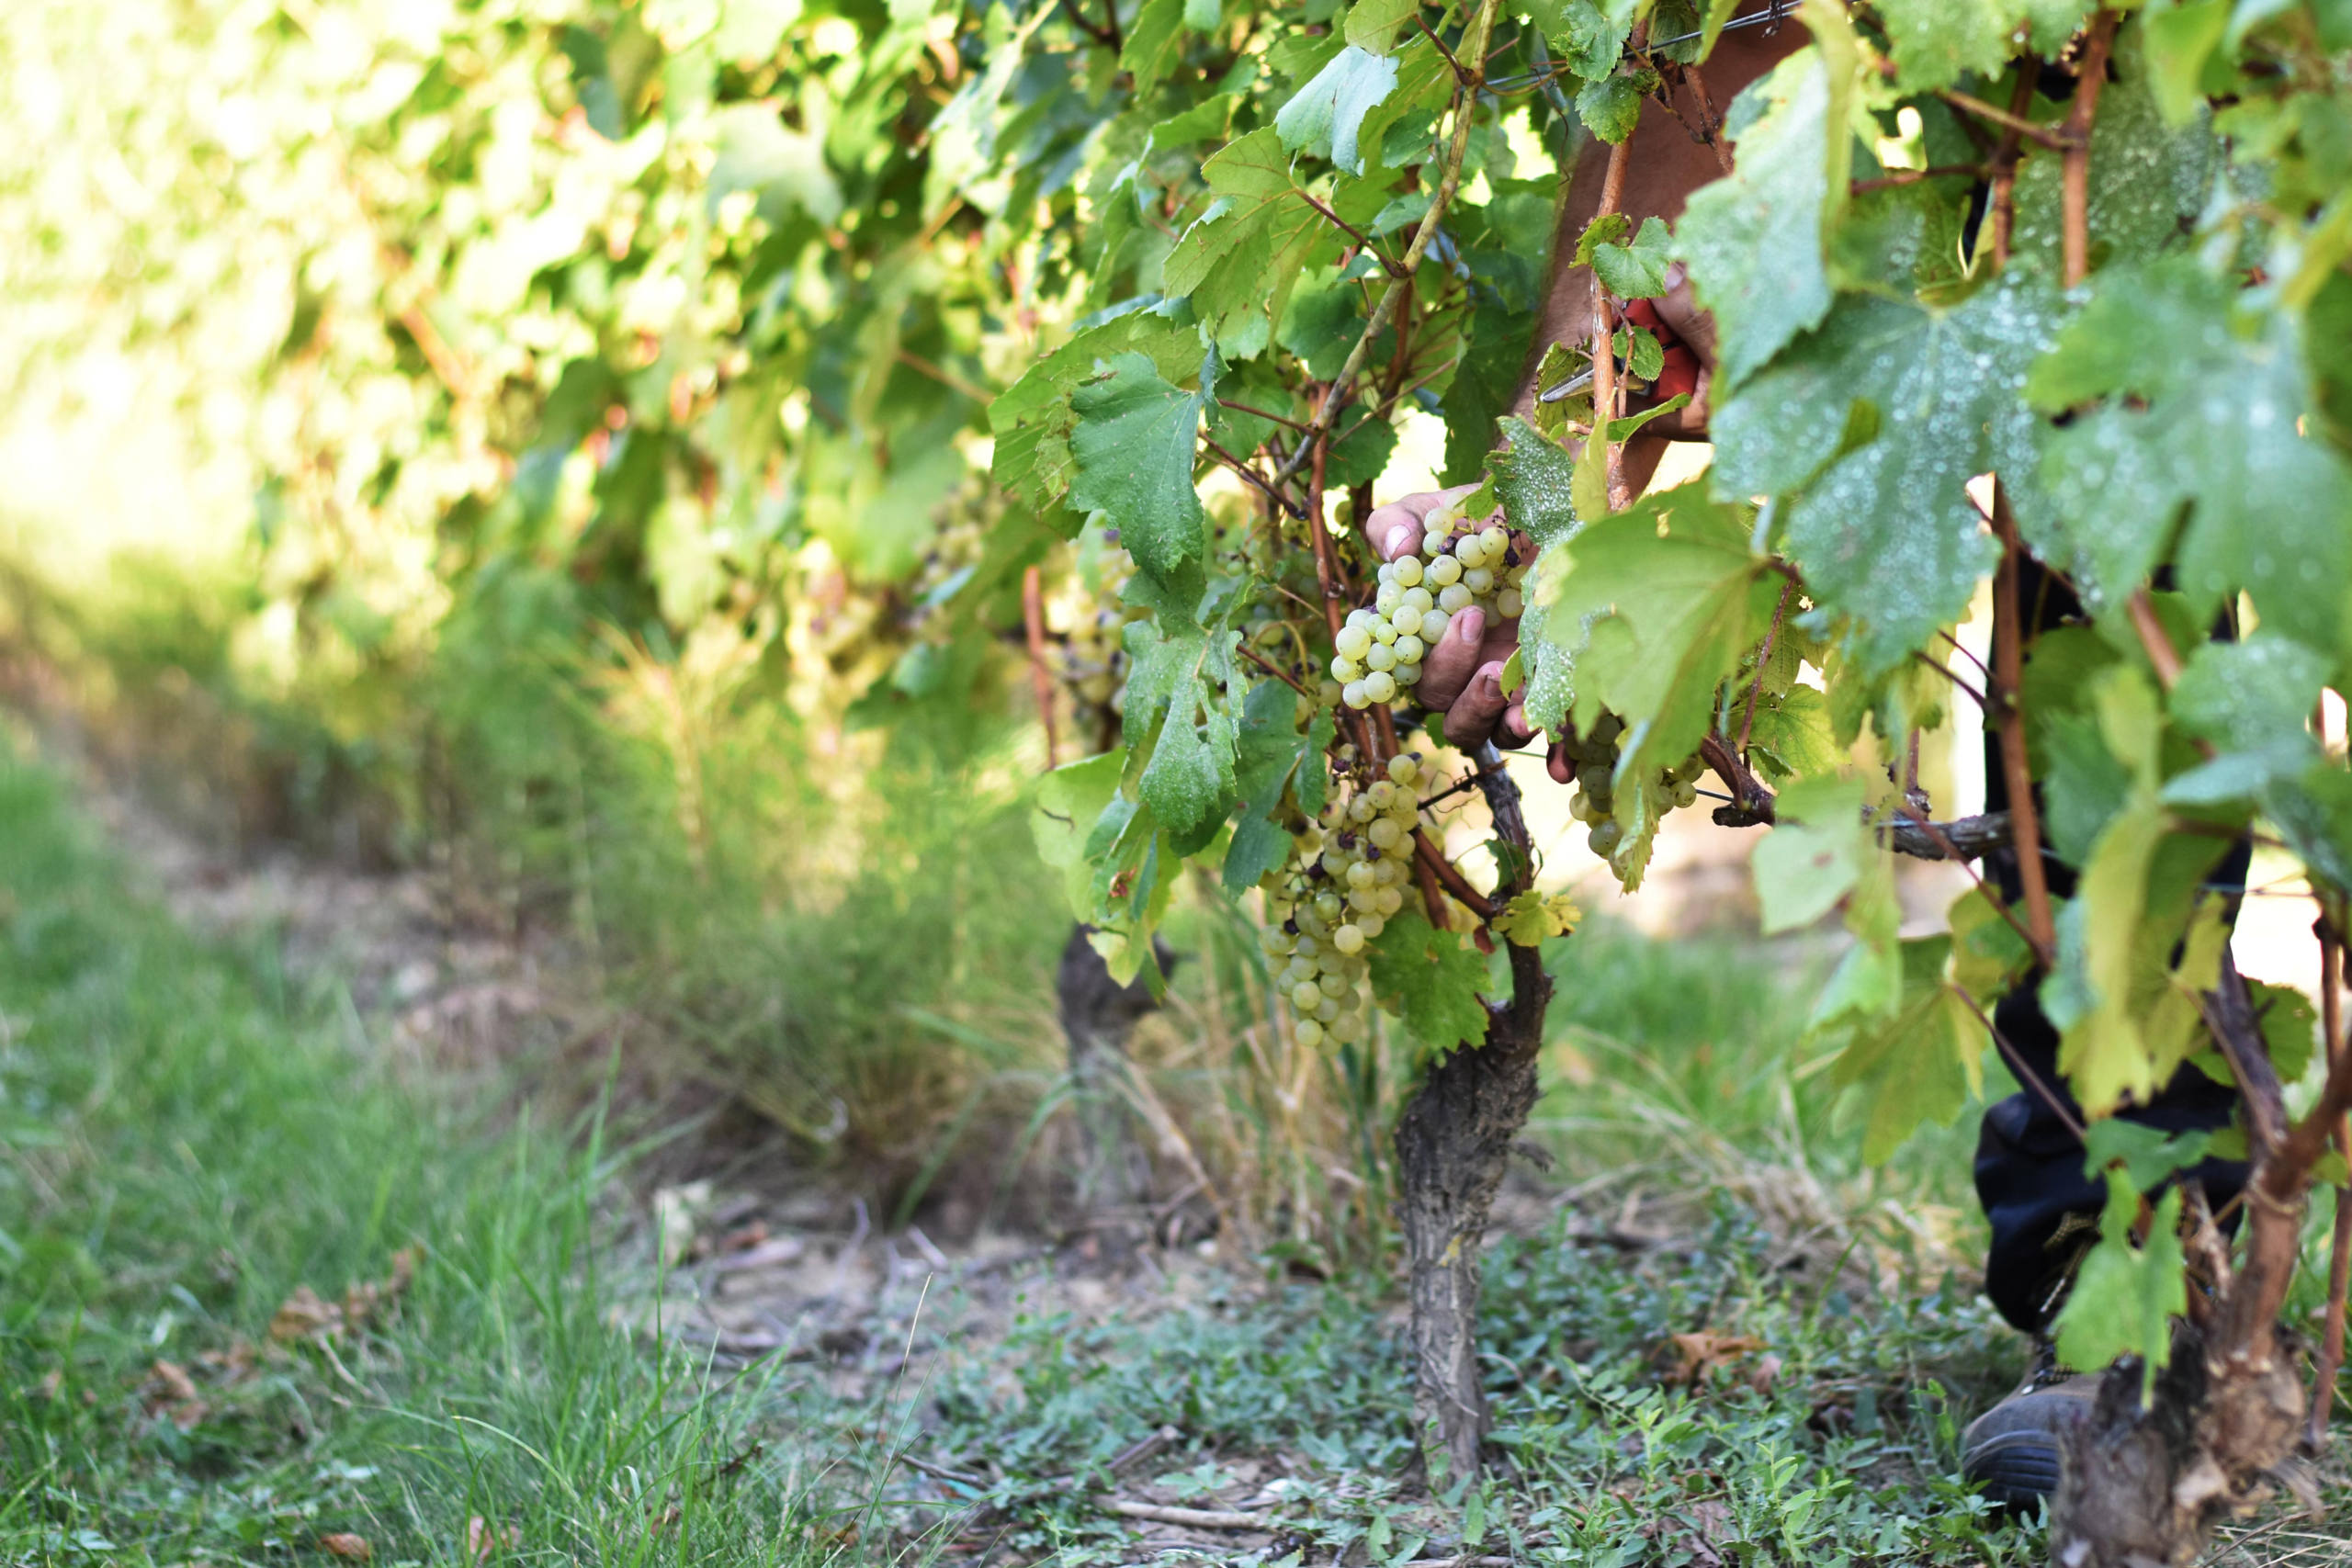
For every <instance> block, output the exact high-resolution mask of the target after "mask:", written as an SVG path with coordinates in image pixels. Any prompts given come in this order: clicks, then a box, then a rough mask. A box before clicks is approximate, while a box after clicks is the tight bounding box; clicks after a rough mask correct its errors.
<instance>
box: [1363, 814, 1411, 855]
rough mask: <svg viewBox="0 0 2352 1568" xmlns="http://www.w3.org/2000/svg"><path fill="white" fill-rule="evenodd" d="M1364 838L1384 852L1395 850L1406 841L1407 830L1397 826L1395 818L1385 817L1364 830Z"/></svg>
mask: <svg viewBox="0 0 2352 1568" xmlns="http://www.w3.org/2000/svg"><path fill="white" fill-rule="evenodd" d="M1364 836H1365V837H1366V838H1369V839H1370V840H1372V841H1373V844H1374V846H1375V847H1376V848H1379V849H1382V850H1393V849H1395V848H1396V847H1397V845H1398V844H1401V843H1403V842H1404V841H1405V829H1402V828H1399V827H1398V826H1397V819H1396V818H1393V817H1384V818H1381V819H1380V820H1379V821H1377V822H1374V824H1373V825H1372V826H1371V827H1370V828H1368V829H1365V830H1364Z"/></svg>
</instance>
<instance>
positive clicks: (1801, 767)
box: [1733, 628, 1846, 782]
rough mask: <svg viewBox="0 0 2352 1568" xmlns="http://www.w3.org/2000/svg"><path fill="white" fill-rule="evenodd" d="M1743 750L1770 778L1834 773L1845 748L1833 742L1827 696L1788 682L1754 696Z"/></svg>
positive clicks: (1836, 740)
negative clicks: (1777, 690) (1782, 687)
mask: <svg viewBox="0 0 2352 1568" xmlns="http://www.w3.org/2000/svg"><path fill="white" fill-rule="evenodd" d="M1783 635H1784V636H1785V628H1783ZM1742 711H1743V709H1741V708H1735V709H1734V710H1733V712H1734V713H1735V714H1737V713H1741V712H1742ZM1747 756H1748V761H1750V762H1751V763H1753V764H1754V765H1755V766H1756V767H1757V769H1758V770H1759V771H1760V772H1761V773H1764V774H1765V775H1766V776H1767V777H1768V778H1770V779H1771V780H1773V781H1775V782H1778V781H1781V780H1786V779H1796V778H1810V777H1812V776H1814V775H1815V774H1817V773H1835V772H1836V771H1837V770H1838V765H1839V764H1840V763H1842V762H1844V761H1845V760H1846V750H1845V748H1844V747H1842V746H1840V745H1838V736H1837V732H1836V731H1835V730H1834V729H1833V728H1832V727H1831V725H1830V723H1829V701H1828V699H1827V698H1826V697H1825V696H1823V695H1822V694H1821V690H1820V688H1818V687H1816V686H1792V687H1791V688H1790V689H1789V690H1787V691H1785V692H1783V693H1781V694H1780V695H1778V696H1774V695H1772V694H1770V692H1767V693H1765V694H1762V695H1761V696H1759V697H1758V699H1757V704H1756V717H1755V721H1754V722H1753V723H1752V724H1750V725H1749V727H1748V737H1747Z"/></svg>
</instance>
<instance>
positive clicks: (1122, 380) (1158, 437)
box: [1069, 353, 1207, 577]
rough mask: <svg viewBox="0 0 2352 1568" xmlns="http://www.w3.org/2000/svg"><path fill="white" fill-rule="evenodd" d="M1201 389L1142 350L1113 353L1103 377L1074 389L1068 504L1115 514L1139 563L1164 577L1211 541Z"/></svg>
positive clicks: (1121, 534) (1114, 520)
mask: <svg viewBox="0 0 2352 1568" xmlns="http://www.w3.org/2000/svg"><path fill="white" fill-rule="evenodd" d="M1069 401H1070V408H1071V410H1072V412H1075V413H1076V414H1077V416H1078V423H1077V424H1076V426H1075V427H1074V428H1073V429H1072V430H1071V431H1070V435H1069V449H1070V457H1071V461H1072V464H1073V466H1074V467H1075V468H1076V470H1077V473H1076V477H1075V478H1074V479H1072V481H1071V483H1070V491H1069V501H1070V504H1071V505H1072V506H1074V507H1078V508H1080V509H1081V510H1084V511H1095V510H1100V511H1102V512H1104V513H1108V514H1109V515H1110V519H1111V524H1112V525H1113V526H1114V527H1115V528H1117V529H1118V530H1119V542H1120V543H1121V544H1122V545H1124V546H1125V547H1126V549H1127V553H1128V554H1130V555H1132V556H1134V557H1135V558H1136V565H1137V566H1139V567H1141V568H1143V570H1146V571H1148V572H1150V573H1153V574H1154V575H1156V576H1161V577H1165V576H1166V575H1168V574H1169V573H1170V572H1172V571H1174V570H1176V569H1177V568H1178V567H1180V566H1182V565H1183V564H1184V563H1185V562H1187V561H1190V560H1193V559H1196V558H1198V557H1199V556H1200V554H1201V552H1202V551H1203V550H1204V548H1206V547H1207V529H1206V518H1205V516H1204V513H1202V511H1201V500H1200V496H1199V495H1198V493H1196V492H1195V491H1194V490H1193V458H1194V457H1195V455H1196V453H1197V446H1196V445H1195V444H1196V443H1197V441H1198V440H1199V436H1200V424H1201V404H1202V402H1203V398H1202V396H1201V394H1200V393H1198V392H1187V391H1184V390H1182V389H1179V388H1176V387H1173V386H1171V385H1170V384H1169V383H1168V381H1167V380H1166V379H1164V378H1162V377H1161V376H1160V374H1159V367H1157V366H1155V365H1153V364H1152V362H1151V361H1150V360H1149V359H1148V358H1147V357H1145V356H1144V355H1140V354H1135V353H1125V354H1120V355H1115V356H1114V358H1113V359H1112V360H1111V363H1110V368H1109V371H1108V373H1107V374H1105V375H1104V376H1103V378H1101V379H1099V380H1094V381H1089V382H1087V383H1085V384H1083V385H1081V386H1080V387H1079V388H1078V389H1076V390H1074V391H1072V392H1071V393H1070V399H1069Z"/></svg>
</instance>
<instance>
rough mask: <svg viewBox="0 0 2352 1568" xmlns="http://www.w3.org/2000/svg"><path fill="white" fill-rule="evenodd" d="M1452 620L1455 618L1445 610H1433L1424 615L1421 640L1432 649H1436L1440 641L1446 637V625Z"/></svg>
mask: <svg viewBox="0 0 2352 1568" xmlns="http://www.w3.org/2000/svg"><path fill="white" fill-rule="evenodd" d="M1452 619H1453V617H1452V616H1451V615H1448V614H1447V613H1446V612H1445V611H1443V610H1431V611H1430V612H1429V613H1428V614H1427V615H1423V616H1422V617H1421V630H1420V638H1421V640H1422V641H1423V642H1425V643H1427V644H1428V645H1429V646H1430V647H1431V648H1435V647H1436V646H1437V645H1438V642H1439V639H1441V638H1442V637H1444V636H1445V628H1446V624H1447V623H1448V622H1449V621H1450V620H1452Z"/></svg>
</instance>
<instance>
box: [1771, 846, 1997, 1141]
mask: <svg viewBox="0 0 2352 1568" xmlns="http://www.w3.org/2000/svg"><path fill="white" fill-rule="evenodd" d="M1773 836H1774V837H1775V838H1777V837H1779V830H1778V829H1775V830H1774V834H1773ZM1768 841H1769V840H1768ZM1950 956H1951V938H1950V937H1949V936H1932V937H1923V938H1920V939H1919V940H1917V941H1914V942H1903V943H1901V944H1900V955H1899V961H1898V964H1897V967H1898V969H1899V972H1900V975H1901V987H1900V994H1901V1001H1900V1004H1899V1005H1898V1007H1897V1008H1896V1010H1895V1011H1894V1015H1893V1016H1892V1017H1890V1018H1881V1019H1876V1020H1871V1021H1867V1022H1865V1023H1864V1024H1863V1025H1861V1026H1860V1027H1858V1028H1857V1029H1856V1030H1855V1031H1854V1033H1853V1038H1852V1040H1851V1042H1850V1043H1849V1044H1848V1045H1847V1047H1846V1049H1845V1050H1844V1051H1843V1052H1842V1053H1840V1054H1839V1055H1838V1059H1837V1060H1836V1061H1835V1062H1834V1063H1832V1064H1831V1066H1830V1071H1829V1081H1830V1083H1831V1084H1832V1086H1834V1087H1836V1088H1838V1089H1851V1088H1854V1087H1856V1086H1858V1085H1866V1086H1868V1087H1867V1089H1866V1090H1865V1092H1864V1095H1863V1096H1862V1099H1863V1102H1864V1103H1865V1104H1867V1105H1868V1107H1869V1110H1870V1119H1869V1121H1868V1122H1866V1123H1865V1124H1864V1128H1863V1132H1862V1158H1863V1159H1864V1160H1865V1161H1867V1162H1868V1163H1870V1164H1871V1165H1880V1164H1883V1163H1884V1162H1885V1161H1886V1159H1887V1158H1888V1157H1889V1156H1892V1155H1893V1154H1894V1151H1895V1150H1896V1149H1897V1148H1899V1147H1901V1146H1902V1145H1903V1141H1904V1140H1905V1138H1908V1137H1909V1136H1910V1135H1911V1134H1913V1133H1915V1132H1917V1130H1918V1129H1919V1128H1920V1127H1922V1126H1924V1125H1925V1124H1927V1123H1928V1122H1938V1123H1940V1124H1942V1125H1945V1126H1950V1125H1951V1121H1952V1118H1954V1117H1955V1116H1957V1115H1959V1114H1960V1111H1961V1107H1962V1106H1963V1105H1965V1104H1967V1103H1968V1097H1969V1095H1970V1094H1971V1093H1972V1092H1973V1091H1975V1090H1978V1089H1981V1088H1982V1087H1983V1085H1982V1074H1983V1068H1982V1066H1981V1065H1980V1064H1981V1059H1982V1057H1983V1055H1984V1052H1985V1027H1984V1025H1983V1024H1981V1023H1979V1022H1978V1021H1976V1015H1975V1014H1974V1013H1973V1012H1971V1011H1970V1010H1969V1008H1968V1004H1967V1003H1966V1002H1964V1001H1962V999H1961V998H1959V997H1958V996H1956V995H1954V994H1953V992H1952V989H1951V987H1950V986H1949V985H1948V984H1946V981H1945V973H1944V972H1945V966H1946V964H1947V962H1948V960H1949V959H1950Z"/></svg>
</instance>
